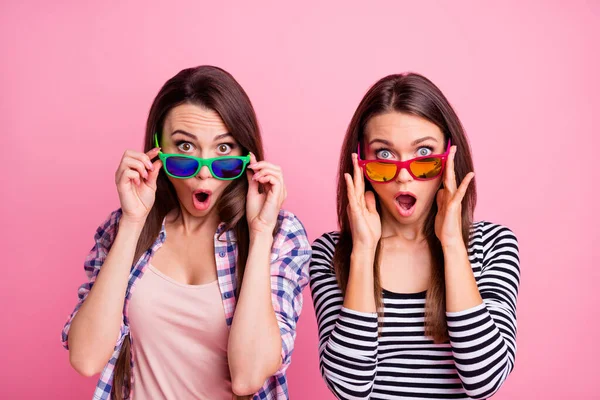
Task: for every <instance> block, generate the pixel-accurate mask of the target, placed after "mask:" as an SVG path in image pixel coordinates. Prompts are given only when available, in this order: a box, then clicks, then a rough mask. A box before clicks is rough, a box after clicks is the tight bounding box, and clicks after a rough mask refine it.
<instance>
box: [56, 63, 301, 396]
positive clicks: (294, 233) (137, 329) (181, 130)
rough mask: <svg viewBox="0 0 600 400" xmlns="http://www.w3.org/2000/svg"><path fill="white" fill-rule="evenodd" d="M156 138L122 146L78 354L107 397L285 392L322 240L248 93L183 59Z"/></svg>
mask: <svg viewBox="0 0 600 400" xmlns="http://www.w3.org/2000/svg"><path fill="white" fill-rule="evenodd" d="M144 151H145V152H144V153H141V152H137V151H127V152H125V154H124V155H123V158H122V160H121V163H120V165H119V168H118V169H117V172H116V176H115V179H116V185H117V191H118V193H119V199H120V202H121V208H120V209H119V210H117V211H115V212H113V213H112V214H111V215H110V216H109V218H108V219H107V220H106V221H105V222H104V223H103V224H102V225H101V226H100V227H99V228H98V230H97V232H96V236H95V241H96V244H95V246H94V247H93V248H92V250H91V252H90V253H89V255H88V257H87V259H86V261H85V264H84V267H85V270H86V273H87V275H88V277H89V281H88V282H86V283H85V284H83V285H82V286H81V288H80V289H79V301H78V303H77V306H76V308H75V310H74V312H73V313H72V314H71V316H70V318H69V320H68V321H67V323H66V325H65V327H64V329H63V344H64V346H65V347H66V348H68V349H69V355H70V360H71V364H72V365H73V367H74V368H75V369H76V370H77V371H78V372H80V373H81V374H83V375H86V376H91V375H94V374H96V373H99V372H100V373H101V375H100V379H99V382H98V385H97V388H96V392H95V393H94V398H95V399H109V398H110V399H124V398H132V397H135V398H153V399H157V398H172V399H180V398H198V399H224V400H225V399H227V400H230V399H231V398H232V396H233V397H236V396H254V398H261V399H262V398H269V399H287V393H288V390H287V381H286V374H285V373H286V369H287V367H288V366H289V365H290V362H291V352H292V350H293V347H294V339H295V329H296V322H297V320H298V318H299V315H300V312H301V309H302V289H303V288H304V286H305V285H306V284H307V282H308V271H307V270H308V261H309V259H310V255H311V249H310V243H309V242H308V239H307V237H306V232H305V230H304V228H303V226H302V224H301V223H300V221H299V220H298V219H297V218H296V217H295V216H294V215H293V214H291V213H289V212H287V211H284V210H282V209H281V205H282V203H283V200H284V199H285V197H286V189H285V185H284V182H283V175H282V172H281V168H279V167H278V166H276V165H274V164H272V163H269V162H267V161H264V159H263V148H262V141H261V136H260V132H259V128H258V123H257V120H256V115H255V113H254V109H253V107H252V104H251V103H250V100H249V99H248V97H247V95H246V93H245V92H244V90H243V89H242V88H241V86H240V85H239V84H238V83H237V82H236V81H235V80H234V78H233V77H232V76H231V75H230V74H228V73H227V72H225V71H223V70H222V69H219V68H216V67H210V66H202V67H198V68H190V69H185V70H183V71H181V72H180V73H178V74H177V75H176V76H174V77H173V78H171V79H170V80H169V81H168V82H167V83H166V84H165V85H164V86H163V87H162V89H161V90H160V91H159V93H158V95H157V96H156V98H155V100H154V103H153V104H152V107H151V109H150V114H149V116H148V121H147V125H146V138H145V150H144ZM157 157H158V158H157Z"/></svg>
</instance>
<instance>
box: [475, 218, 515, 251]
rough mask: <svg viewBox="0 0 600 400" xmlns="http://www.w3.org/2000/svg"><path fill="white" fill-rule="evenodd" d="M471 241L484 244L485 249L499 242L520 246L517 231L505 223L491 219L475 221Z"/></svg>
mask: <svg viewBox="0 0 600 400" xmlns="http://www.w3.org/2000/svg"><path fill="white" fill-rule="evenodd" d="M471 242H472V244H477V245H480V246H483V248H484V249H488V248H490V247H494V246H496V245H498V244H505V245H513V246H514V247H515V248H517V247H518V240H517V236H516V235H515V233H514V232H513V231H512V230H511V229H510V228H508V227H507V226H505V225H502V224H498V223H495V222H490V221H478V222H474V223H473V225H472V226H471Z"/></svg>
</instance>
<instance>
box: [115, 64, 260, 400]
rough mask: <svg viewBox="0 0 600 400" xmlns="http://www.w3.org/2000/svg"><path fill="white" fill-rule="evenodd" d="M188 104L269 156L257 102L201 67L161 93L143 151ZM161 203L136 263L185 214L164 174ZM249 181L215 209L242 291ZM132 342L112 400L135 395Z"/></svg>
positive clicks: (235, 186) (227, 78) (225, 76)
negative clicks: (171, 217)
mask: <svg viewBox="0 0 600 400" xmlns="http://www.w3.org/2000/svg"><path fill="white" fill-rule="evenodd" d="M184 103H189V104H195V105H198V106H200V107H204V108H207V109H210V110H213V111H216V112H217V113H218V114H219V116H220V117H221V119H222V120H223V122H224V123H225V126H226V127H227V129H228V132H229V133H230V134H231V135H232V136H233V137H234V138H235V140H236V141H237V142H238V143H239V145H240V146H241V147H242V149H243V153H244V155H245V154H248V152H249V151H250V152H252V153H254V155H255V156H256V159H257V160H258V161H260V160H262V159H263V155H264V151H263V145H262V139H261V135H260V129H259V126H258V121H257V118H256V114H255V112H254V108H253V107H252V103H251V102H250V99H249V98H248V95H247V94H246V92H245V91H244V89H242V87H241V86H240V84H239V83H238V82H237V81H236V80H235V79H234V78H233V76H231V74H229V73H228V72H226V71H224V70H223V69H221V68H217V67H213V66H200V67H196V68H187V69H184V70H182V71H181V72H179V73H178V74H177V75H175V76H174V77H172V78H171V79H169V80H168V81H167V82H166V83H165V84H164V86H163V87H162V88H161V89H160V91H159V92H158V94H157V95H156V98H155V99H154V102H153V103H152V106H151V107H150V113H149V115H148V120H147V122H146V137H145V139H144V151H145V152H148V151H150V150H151V149H152V148H154V133H155V132H157V133H158V134H159V142H160V135H161V132H162V128H163V124H164V122H165V118H166V116H167V114H168V113H169V111H170V110H171V109H172V108H174V107H176V106H178V105H180V104H184ZM156 187H157V189H156V200H155V202H154V205H153V206H152V209H151V210H150V213H149V215H148V218H147V219H146V223H145V225H144V228H143V230H142V233H141V235H140V238H139V240H138V243H137V247H136V250H135V257H134V262H137V260H139V259H140V257H141V256H142V255H143V253H144V252H146V251H147V250H148V249H149V248H150V247H151V246H152V244H153V243H154V241H155V240H156V238H157V236H158V235H159V233H160V230H161V227H162V222H163V220H164V218H165V216H166V215H167V214H168V213H169V212H170V211H172V210H177V212H178V213H181V205H180V203H179V200H178V199H177V194H176V192H175V188H174V187H173V185H172V184H171V182H170V181H169V179H168V178H167V176H166V174H165V173H164V171H162V170H161V172H160V173H159V175H158V179H157V183H156ZM247 192H248V181H247V180H246V179H236V180H234V181H232V182H231V183H230V184H229V186H227V188H226V189H225V191H224V192H223V194H222V196H221V197H220V198H219V200H218V203H217V204H216V207H217V212H218V214H219V218H220V220H221V221H222V222H224V223H225V230H224V232H225V231H227V230H230V229H231V230H233V231H234V233H235V236H236V241H237V251H238V254H237V263H236V276H237V286H236V288H237V289H236V290H237V291H238V292H239V290H240V288H241V285H242V278H243V275H244V267H245V265H246V260H247V258H248V247H249V242H250V239H249V232H248V223H247V221H246V194H247ZM131 361H132V360H131V342H130V338H129V336H126V337H125V339H124V341H123V345H122V347H121V352H120V354H119V358H118V359H117V362H116V365H115V372H114V379H113V386H112V392H111V398H112V399H116V400H123V399H128V398H129V397H130V393H131V387H130V382H131Z"/></svg>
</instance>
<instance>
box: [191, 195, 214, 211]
mask: <svg viewBox="0 0 600 400" xmlns="http://www.w3.org/2000/svg"><path fill="white" fill-rule="evenodd" d="M210 195H211V192H210V191H209V190H196V191H195V192H194V194H193V199H194V207H195V208H196V209H197V210H201V211H202V210H206V209H207V208H208V206H209V205H210Z"/></svg>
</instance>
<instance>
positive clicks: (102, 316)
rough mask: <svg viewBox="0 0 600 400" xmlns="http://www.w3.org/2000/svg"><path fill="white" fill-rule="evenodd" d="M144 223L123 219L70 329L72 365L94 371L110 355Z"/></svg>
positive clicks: (85, 370) (80, 371)
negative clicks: (134, 222)
mask: <svg viewBox="0 0 600 400" xmlns="http://www.w3.org/2000/svg"><path fill="white" fill-rule="evenodd" d="M142 227H143V224H139V223H136V224H133V223H128V222H127V221H124V220H121V221H120V223H119V230H118V233H117V236H116V237H115V241H114V243H113V244H112V247H111V249H110V251H109V253H108V255H107V257H106V260H105V261H104V263H103V265H102V268H101V270H100V272H99V273H98V276H97V278H96V280H95V282H94V284H93V286H92V288H91V290H90V292H89V293H88V296H87V298H86V299H85V301H84V302H83V304H82V305H81V308H80V309H79V311H78V312H77V314H76V315H75V317H74V318H73V322H72V324H71V328H70V330H69V357H70V361H71V365H72V366H73V367H74V368H75V369H76V370H77V371H78V372H79V373H81V374H83V375H93V374H95V373H97V372H99V371H100V370H101V368H102V367H103V366H104V365H105V364H106V362H107V361H108V360H109V359H110V356H111V355H112V352H113V350H114V346H115V343H116V341H117V338H118V333H119V330H120V327H121V322H122V320H123V304H124V300H125V294H126V290H127V284H128V280H129V273H130V268H131V265H132V263H133V257H134V252H135V248H136V245H137V241H138V238H139V236H140V233H141V229H142Z"/></svg>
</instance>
